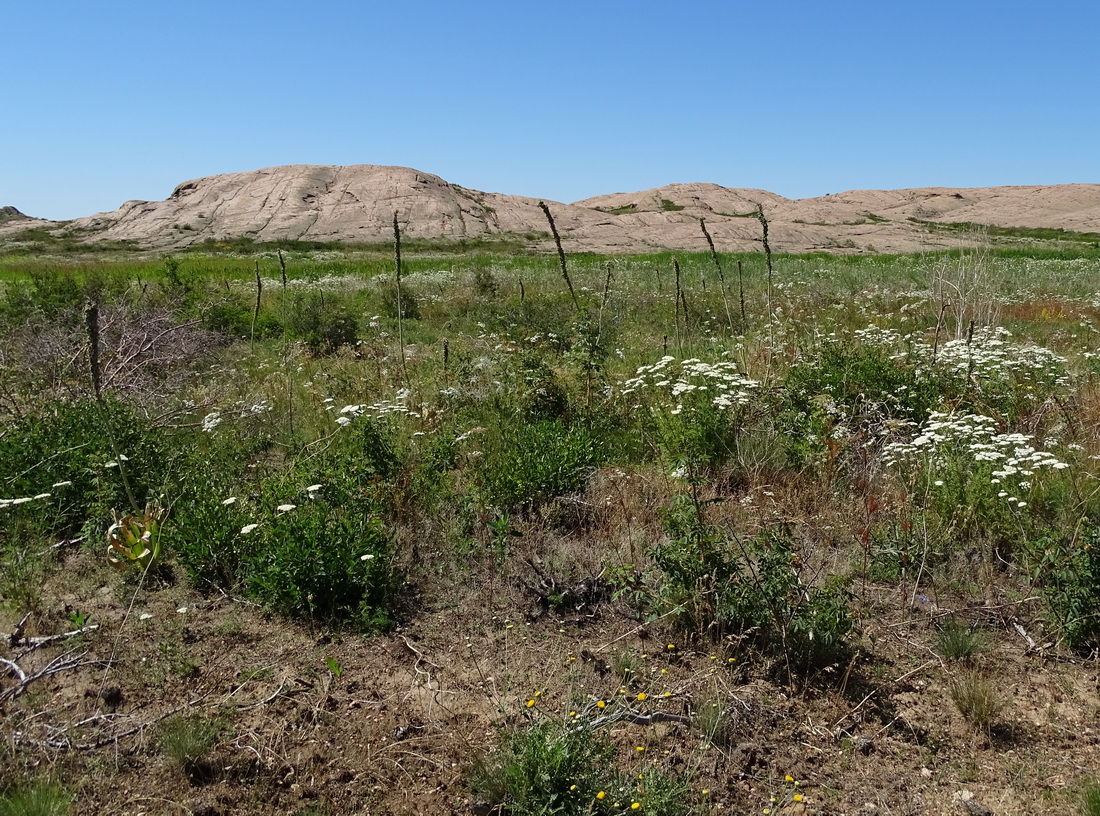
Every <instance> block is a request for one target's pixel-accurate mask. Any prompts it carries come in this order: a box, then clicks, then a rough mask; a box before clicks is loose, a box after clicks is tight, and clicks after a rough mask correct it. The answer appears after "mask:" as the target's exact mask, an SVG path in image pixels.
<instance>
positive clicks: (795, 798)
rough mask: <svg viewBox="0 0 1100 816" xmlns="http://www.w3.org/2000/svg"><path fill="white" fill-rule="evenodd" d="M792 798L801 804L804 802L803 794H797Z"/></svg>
mask: <svg viewBox="0 0 1100 816" xmlns="http://www.w3.org/2000/svg"><path fill="white" fill-rule="evenodd" d="M791 798H792V799H794V800H795V801H796V802H801V801H802V794H801V793H796V794H795V795H794V796H793V797H791Z"/></svg>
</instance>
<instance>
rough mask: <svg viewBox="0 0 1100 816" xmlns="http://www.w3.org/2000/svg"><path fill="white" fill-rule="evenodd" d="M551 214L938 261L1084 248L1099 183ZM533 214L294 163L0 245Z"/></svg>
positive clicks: (505, 222)
mask: <svg viewBox="0 0 1100 816" xmlns="http://www.w3.org/2000/svg"><path fill="white" fill-rule="evenodd" d="M547 203H548V204H549V206H550V209H551V212H552V213H553V215H554V219H555V222H556V225H557V228H558V230H559V232H560V233H561V236H562V240H563V242H564V243H565V245H566V249H568V250H572V251H593V252H601V253H616V252H645V251H653V250H659V249H675V250H689V251H699V250H705V249H707V245H706V240H705V237H704V235H703V233H702V230H701V228H700V224H699V220H700V219H701V218H703V219H705V220H706V227H707V230H708V232H709V233H710V235H711V236H712V238H713V240H714V243H715V245H716V246H717V248H718V249H719V250H723V251H753V250H757V249H759V248H760V234H761V224H760V222H759V220H758V218H757V217H756V213H757V211H758V209H762V210H763V213H764V215H765V216H766V218H767V220H768V223H769V227H770V230H769V233H770V234H769V237H770V243H771V246H772V248H773V250H774V251H776V252H813V251H826V252H838V253H841V252H843V253H855V252H889V253H892V252H914V251H919V250H936V249H944V248H950V247H957V246H960V245H965V244H967V243H974V242H975V241H979V240H985V239H984V238H982V236H981V235H980V234H978V233H980V232H981V227H984V228H996V229H995V230H990V229H987V230H986V232H987V233H988V232H994V233H995V234H997V235H999V236H1001V237H1002V238H1004V239H1005V240H1020V241H1026V240H1029V239H1033V238H1049V237H1059V236H1060V235H1064V236H1065V237H1066V238H1072V239H1076V240H1091V239H1092V238H1093V237H1094V236H1093V234H1097V233H1100V184H1060V185H1048V186H1043V185H1035V186H1016V187H979V188H958V189H956V188H947V187H927V188H920V189H911V190H856V191H850V192H845V193H839V194H836V195H827V196H821V197H818V198H805V199H797V200H794V199H788V198H784V197H783V196H779V195H776V194H775V193H769V192H767V191H765V190H751V189H739V188H730V187H721V186H719V185H717V184H707V183H691V184H669V185H666V186H664V187H657V188H655V189H652V190H643V191H640V192H634V193H612V194H609V195H601V196H596V197H594V198H587V199H584V200H583V201H575V202H573V203H572V204H563V203H560V202H553V201H548V202H547ZM538 204H539V199H537V198H528V197H524V196H518V195H503V194H501V193H486V192H481V191H479V190H472V189H467V188H465V187H460V186H459V185H457V184H451V183H449V182H447V181H445V180H444V179H442V178H440V177H439V176H436V175H432V174H431V173H425V172H422V171H419V170H414V169H411V168H408V167H388V166H380V165H370V164H358V165H350V166H345V167H337V166H328V165H300V164H298V165H287V166H283V167H269V168H265V169H262V170H252V171H249V172H243V173H228V174H225V175H218V176H208V177H205V178H200V179H195V180H193V181H187V182H184V183H182V184H180V185H179V186H178V187H176V189H175V190H174V191H173V192H172V194H171V195H170V196H169V197H168V198H167V199H165V200H164V201H128V202H126V203H125V204H123V205H122V206H121V207H119V208H118V209H117V210H115V211H114V212H107V213H97V214H95V215H91V216H88V217H85V218H78V219H76V220H75V221H72V222H51V221H42V220H39V219H28V218H27V217H26V216H24V215H23V214H22V213H20V212H19V211H18V210H16V209H15V208H14V207H4V208H2V209H0V239H3V238H5V237H6V238H7V239H8V240H9V241H11V240H16V239H17V230H19V229H20V228H23V229H26V228H27V227H29V226H38V227H46V228H48V229H49V230H51V231H53V232H57V233H59V234H62V235H66V236H69V237H74V238H75V239H76V240H78V241H88V242H92V241H129V242H132V243H133V244H134V245H135V246H137V247H140V248H143V249H152V250H170V249H179V248H184V247H187V246H190V245H191V244H195V243H198V242H203V241H206V240H208V239H213V240H223V239H234V238H241V237H248V238H252V239H254V240H256V241H257V242H264V241H276V240H285V239H289V240H303V241H339V242H355V243H373V242H379V241H385V240H389V239H390V237H391V236H392V225H393V214H394V212H397V213H398V217H399V220H400V222H401V225H402V231H403V234H404V235H406V236H408V237H410V238H423V239H437V240H448V239H450V240H459V239H482V238H492V237H494V236H503V237H509V236H511V237H516V238H519V239H521V240H523V241H525V242H527V244H528V245H530V246H532V247H533V248H536V249H548V248H549V247H550V244H549V235H548V225H547V222H546V218H545V215H544V214H543V212H542V210H541V209H540V208H539V206H538ZM979 225H980V226H979ZM1056 231H1064V232H1062V233H1059V232H1056ZM1095 237H1096V238H1098V239H1100V234H1097V235H1095Z"/></svg>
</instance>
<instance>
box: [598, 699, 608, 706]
mask: <svg viewBox="0 0 1100 816" xmlns="http://www.w3.org/2000/svg"><path fill="white" fill-rule="evenodd" d="M606 707H607V703H605V702H604V701H603V700H600V701H599V702H598V703H596V708H606Z"/></svg>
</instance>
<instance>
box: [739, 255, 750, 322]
mask: <svg viewBox="0 0 1100 816" xmlns="http://www.w3.org/2000/svg"><path fill="white" fill-rule="evenodd" d="M737 296H738V298H739V300H740V301H741V325H742V326H747V325H748V321H747V320H746V319H745V274H744V272H742V271H741V262H740V261H738V262H737Z"/></svg>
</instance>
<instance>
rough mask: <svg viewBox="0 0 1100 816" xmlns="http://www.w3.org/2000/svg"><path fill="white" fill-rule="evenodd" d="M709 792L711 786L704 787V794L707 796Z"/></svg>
mask: <svg viewBox="0 0 1100 816" xmlns="http://www.w3.org/2000/svg"><path fill="white" fill-rule="evenodd" d="M708 793H710V789H709V788H703V796H706V795H707V794H708Z"/></svg>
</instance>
